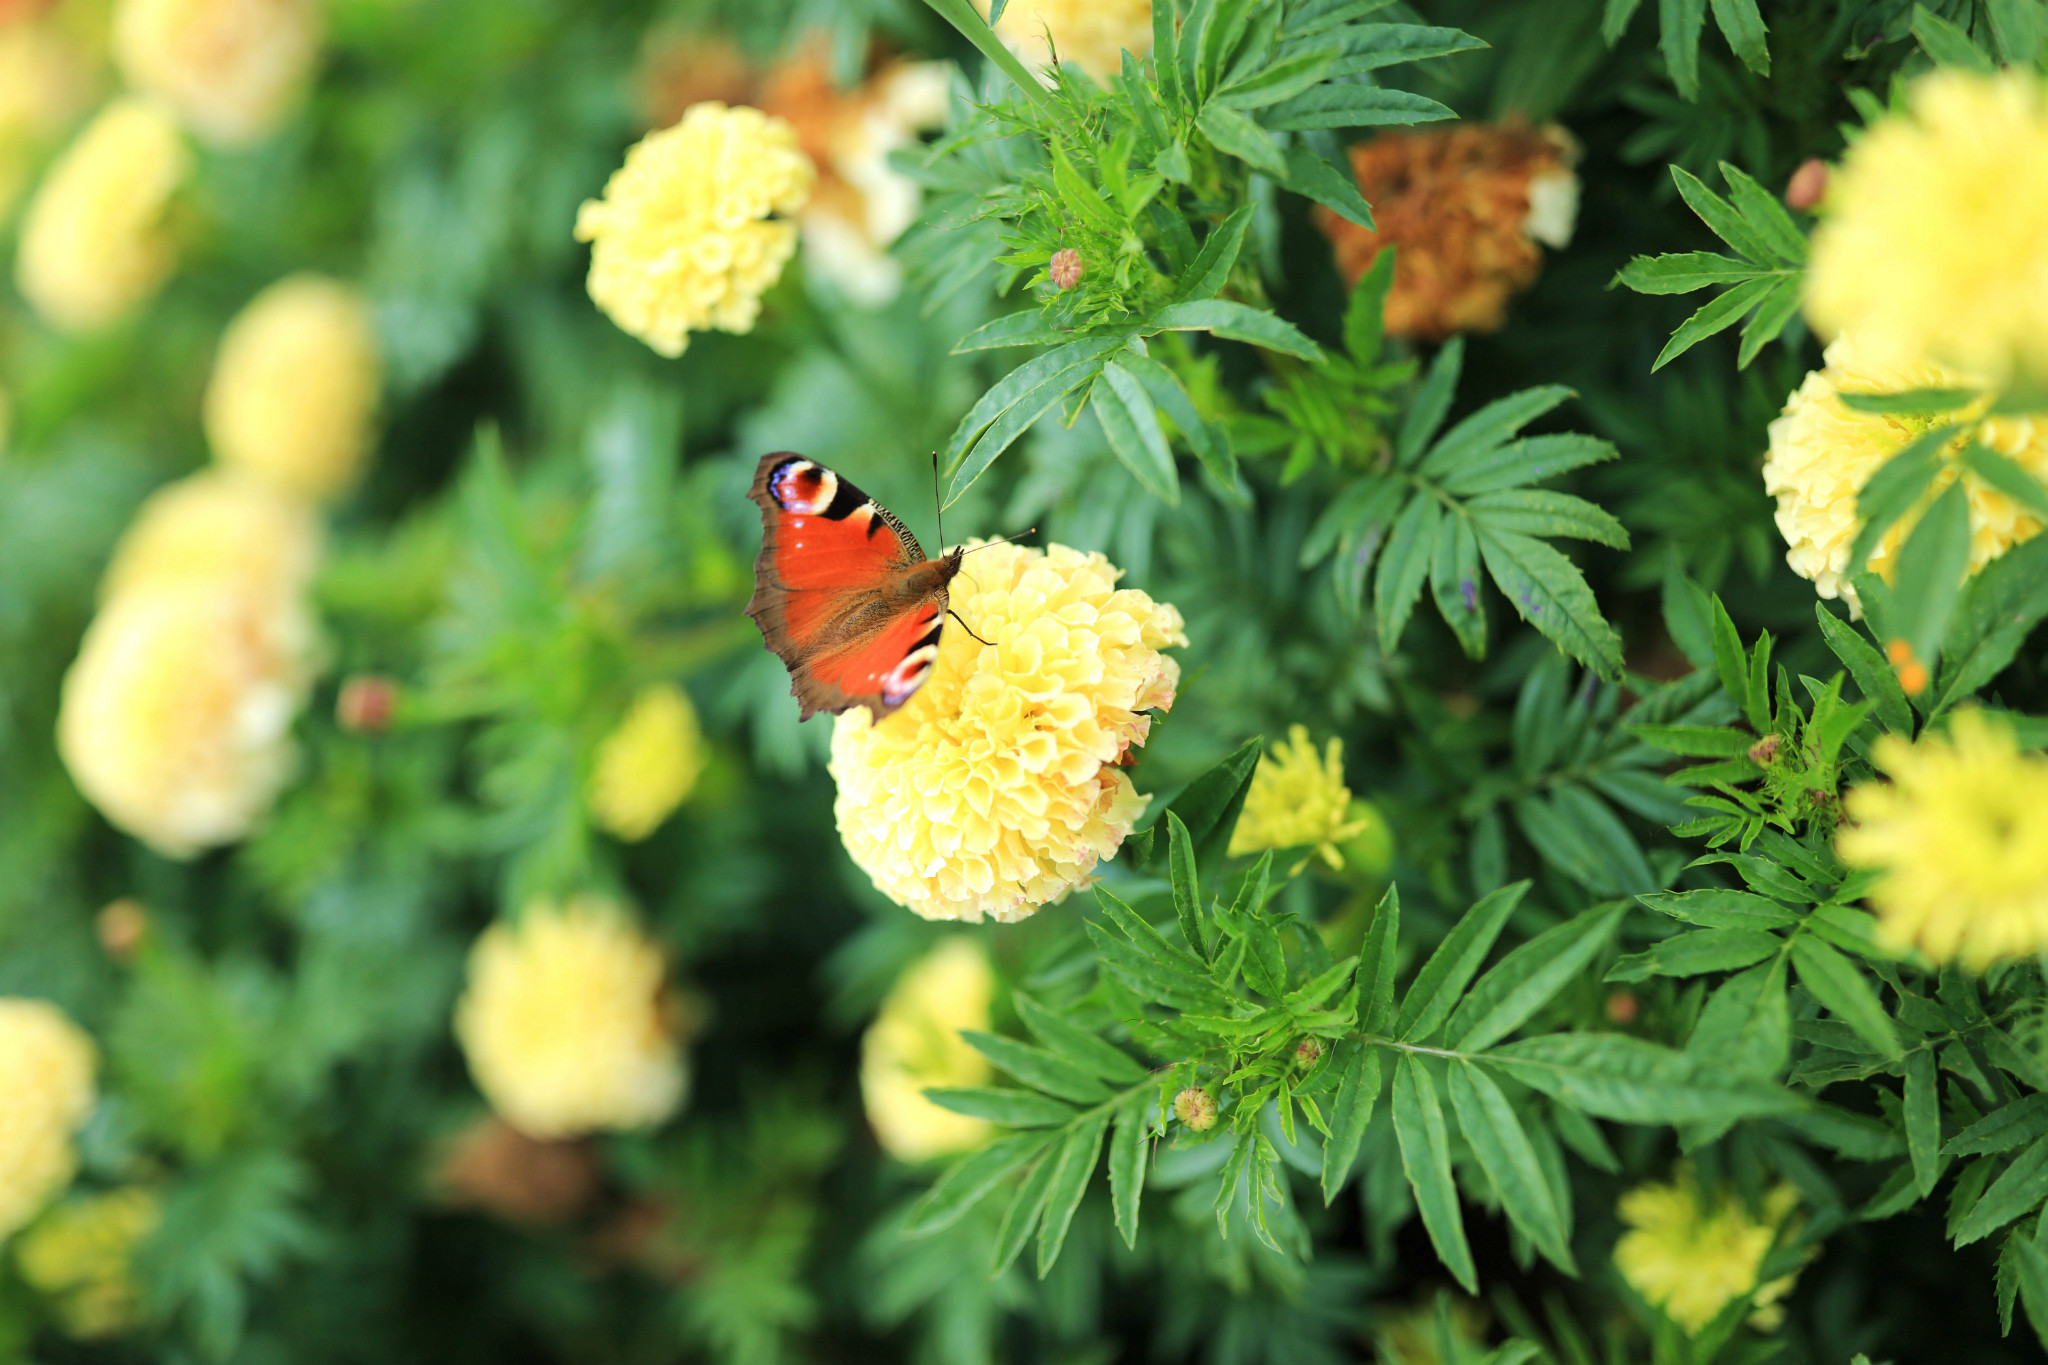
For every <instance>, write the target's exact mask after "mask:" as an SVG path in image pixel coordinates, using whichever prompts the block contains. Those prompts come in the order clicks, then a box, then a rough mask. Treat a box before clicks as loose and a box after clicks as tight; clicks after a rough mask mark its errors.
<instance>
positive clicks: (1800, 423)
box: [1763, 332, 2048, 614]
mask: <svg viewBox="0 0 2048 1365" xmlns="http://www.w3.org/2000/svg"><path fill="white" fill-rule="evenodd" d="M1824 360H1825V362H1826V364H1825V368H1822V369H1819V370H1815V371H1813V372H1812V373H1811V374H1809V375H1807V376H1806V380H1805V382H1804V383H1802V384H1801V385H1800V386H1799V388H1798V389H1797V390H1796V391H1795V392H1794V393H1793V394H1792V396H1791V397H1790V398H1789V399H1787V400H1786V402H1785V411H1784V414H1783V415H1782V416H1780V417H1779V418H1778V419H1777V420H1776V421H1774V422H1772V423H1771V427H1770V441H1771V449H1770V455H1769V457H1768V458H1767V459H1766V460H1765V461H1764V470H1763V473H1764V491H1765V492H1767V493H1771V494H1773V495H1775V496H1776V497H1777V499H1778V513H1777V521H1778V530H1779V532H1780V533H1781V534H1782V535H1783V536H1784V537H1785V543H1786V544H1787V545H1788V546H1789V547H1790V548H1789V549H1788V550H1787V551H1786V554H1785V562H1786V563H1788V564H1790V565H1791V566H1792V571H1793V572H1794V573H1796V574H1798V575H1799V576H1800V577H1802V578H1809V579H1812V580H1813V585H1814V590H1815V591H1816V592H1818V593H1819V594H1820V595H1821V596H1822V597H1836V596H1839V597H1842V598H1843V599H1845V600H1846V601H1848V602H1849V603H1850V605H1851V606H1853V607H1855V608H1856V609H1857V611H1858V612H1859V614H1860V612H1861V610H1862V604H1861V603H1860V602H1858V601H1857V599H1856V590H1855V587H1854V586H1853V585H1852V584H1851V583H1850V582H1849V580H1848V575H1849V574H1851V573H1852V572H1854V571H1855V566H1854V565H1852V564H1851V563H1850V562H1849V549H1850V547H1851V546H1852V545H1853V544H1854V543H1855V540H1856V532H1857V529H1858V527H1859V526H1860V524H1861V522H1860V520H1859V518H1858V516H1857V513H1856V497H1857V494H1858V493H1859V492H1861V491H1862V488H1863V485H1864V484H1866V483H1868V482H1869V481H1870V476H1871V475H1873V474H1875V473H1876V472H1877V471H1878V469H1879V468H1880V467H1881V466H1882V465H1883V464H1884V463H1885V462H1886V461H1887V460H1889V459H1890V458H1891V457H1892V456H1893V455H1896V454H1897V453H1898V452H1899V451H1900V450H1901V449H1902V448H1903V447H1904V446H1905V445H1906V444H1907V443H1908V442H1909V441H1911V440H1912V439H1913V438H1914V437H1916V436H1918V435H1919V434H1920V433H1921V432H1923V431H1926V430H1927V429H1928V428H1929V427H1931V426H1933V425H1934V423H1935V421H1936V420H1937V419H1933V418H1928V417H1911V416H1903V415H1897V414H1883V413H1870V412H1857V411H1855V410H1853V409H1851V408H1850V407H1849V406H1848V405H1847V404H1845V403H1843V402H1842V400H1841V398H1840V396H1839V395H1840V394H1841V393H1842V392H1843V391H1847V392H1851V393H1894V392H1899V391H1901V390H1906V389H1921V388H1953V387H1958V386H1962V387H1969V386H1971V383H1972V381H1971V380H1970V379H1969V378H1968V377H1967V376H1964V375H1961V374H1958V373H1957V372H1956V371H1954V370H1950V369H1946V368H1944V367H1942V366H1940V365H1936V364H1934V363H1932V362H1930V361H1908V362H1892V361H1887V360H1885V359H1883V358H1882V357H1881V356H1880V355H1879V354H1877V353H1875V352H1873V351H1872V350H1871V349H1870V348H1869V347H1868V346H1866V345H1865V344H1864V336H1863V334H1862V333H1861V332H1845V333H1843V334H1842V335H1841V336H1840V337H1838V338H1836V339H1835V341H1834V343H1833V344H1832V345H1830V346H1829V347H1828V349H1827V352H1826V355H1825V356H1824ZM1987 403H1988V400H1980V401H1979V402H1978V403H1976V404H1975V405H1973V406H1972V407H1970V408H1967V409H1965V410H1963V411H1962V412H1960V413H1955V414H1951V415H1950V416H1949V417H1946V418H1943V419H1940V420H1943V421H1959V422H1961V423H1962V424H1963V427H1964V434H1963V435H1958V436H1957V437H1956V438H1955V439H1954V440H1953V441H1951V442H1949V443H1948V445H1947V446H1946V447H1945V448H1944V449H1943V450H1942V452H1941V454H1942V458H1943V460H1944V461H1945V465H1944V468H1943V469H1942V470H1941V471H1940V472H1939V473H1938V474H1936V476H1935V478H1934V482H1933V484H1932V485H1931V486H1930V489H1929V491H1928V493H1927V495H1926V497H1925V498H1924V499H1923V500H1922V502H1921V504H1920V505H1919V506H1918V507H1916V508H1914V509H1913V510H1912V511H1911V512H1909V513H1907V515H1905V516H1903V517H1901V518H1900V519H1899V521H1898V522H1897V523H1896V524H1895V525H1894V526H1893V527H1892V529H1891V530H1889V531H1888V532H1886V533H1885V536H1884V538H1883V539H1882V540H1881V541H1879V542H1878V546H1877V548H1876V549H1875V550H1874V551H1872V552H1871V556H1870V567H1871V568H1872V569H1873V570H1875V571H1876V572H1877V573H1878V574H1879V575H1880V576H1882V577H1883V578H1884V579H1885V580H1886V581H1887V582H1889V581H1890V580H1891V577H1892V574H1893V572H1894V571H1895V569H1896V568H1897V554H1898V549H1899V546H1900V545H1901V544H1902V543H1903V542H1904V541H1905V538H1906V536H1907V535H1908V534H1910V532H1911V530H1912V528H1913V526H1914V525H1915V524H1916V523H1917V522H1918V521H1919V518H1920V514H1921V513H1922V512H1923V511H1925V509H1926V507H1927V505H1928V504H1930V503H1932V502H1933V500H1934V498H1935V497H1936V496H1937V495H1939V493H1940V492H1941V491H1942V490H1944V489H1946V488H1947V487H1948V486H1949V485H1950V484H1951V483H1953V482H1955V480H1956V478H1957V475H1958V471H1959V468H1960V466H1959V456H1960V455H1961V453H1962V449H1963V446H1964V444H1965V441H1966V438H1967V437H1971V436H1974V437H1975V439H1977V440H1978V441H1981V442H1983V443H1984V444H1985V445H1987V446H1989V447H1991V448H1992V449H1993V450H1996V451H1998V452H1999V453H2000V454H2002V455H2005V456H2008V457H2009V458H2011V459H2013V460H2015V461H2017V462H2018V463H2019V464H2020V465H2021V466H2022V467H2023V468H2025V469H2027V470H2029V471H2031V472H2033V473H2034V474H2036V475H2039V476H2044V477H2048V424H2044V423H2042V422H2040V421H2038V420H2036V419H2035V418H2032V417H1995V418H1990V419H1983V418H1982V413H1983V410H1984V408H1985V406H1986V404H1987ZM1962 479H1963V491H1964V494H1965V495H1966V496H1967V497H1968V498H1969V503H1970V572H1972V573H1975V572H1976V571H1977V570H1979V569H1981V568H1983V567H1984V565H1985V564H1987V563H1989V562H1990V561H1991V560H1993V559H1996V558H1997V557H1998V556H2000V555H2002V554H2004V553H2005V552H2006V551H2007V550H2009V549H2011V548H2012V547H2013V545H2015V544H2016V543H2018V542H2020V541H2022V540H2027V539H2029V538H2031V537H2032V536H2034V535H2035V534H2036V533H2038V532H2039V531H2040V529H2041V522H2040V519H2039V518H2037V517H2035V516H2034V515H2032V514H2031V513H2029V512H2027V511H2025V510H2024V509H2023V508H2022V507H2021V506H2020V504H2019V503H2017V502H2015V501H2014V500H2013V499H2012V498H2010V497H2008V496H2007V495H2006V494H2004V493H2002V492H2000V491H1998V490H1997V489H1995V488H1993V487H1991V486H1990V485H1988V484H1986V483H1984V482H1983V481H1982V480H1980V479H1979V478H1977V476H1976V475H1974V474H1964V475H1962Z"/></svg>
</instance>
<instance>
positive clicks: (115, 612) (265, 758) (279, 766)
mask: <svg viewBox="0 0 2048 1365" xmlns="http://www.w3.org/2000/svg"><path fill="white" fill-rule="evenodd" d="M313 658H314V630H313V623H312V620H311V618H310V617H309V616H308V614H307V613H306V611H305V609H304V607H303V606H302V605H301V604H300V603H299V602H298V601H297V600H296V599H295V598H293V597H291V596H289V595H286V594H281V593H279V592H278V591H277V590H276V588H275V586H274V585H269V584H261V583H247V582H236V581H230V580H227V579H219V578H212V577H207V576H204V575H201V576H195V577H191V578H177V577H168V578H165V579H162V580H158V581H154V582H150V581H145V582H142V583H138V584H136V585H134V586H131V587H126V588H124V590H123V591H121V592H119V593H117V594H115V595H114V596H112V597H111V598H109V599H108V600H107V602H106V604H105V605H104V606H103V607H102V608H101V610H100V614H99V616H98V617H97V618H96V619H95V620H94V621H93V623H92V625H91V627H90V628H88V629H87V631H86V633H85V641H84V643H83V644H82V645H81V646H80V647H79V651H78V658H77V660H76V661H74V662H73V663H72V665H71V671H70V672H69V673H67V674H65V676H64V689H63V697H62V701H61V704H60V706H59V709H58V712H57V751H58V753H59V754H60V755H62V757H63V759H64V765H65V767H67V768H69V769H70V770H71V778H72V780H73V781H74V782H76V783H77V784H78V789H79V790H80V791H81V792H83V793H84V794H85V797H86V799H87V800H89V801H91V802H92V803H93V805H95V806H97V807H99V810H100V813H101V814H103V815H105V816H106V817H107V819H108V820H110V821H112V822H113V823H114V824H115V825H117V826H119V827H120V828H121V829H124V830H126V831H127V832H128V833H130V834H132V835H134V836H135V837H136V838H138V839H141V840H142V841H143V842H144V843H146V844H149V845H150V846H151V847H152V848H155V849H156V850H157V851H158V852H160V853H163V854H165V855H166V856H168V857H173V858H189V857H191V856H192V855H193V854H195V853H197V852H199V851H200V850H201V849H205V848H211V847H214V846H215V845H218V844H225V843H231V842H233V841H234V840H237V839H240V838H241V837H242V836H243V835H245V834H247V833H248V832H249V831H250V829H251V828H253V827H254V826H255V824H256V823H257V821H259V820H260V819H262V817H263V816H264V815H265V814H266V813H268V812H269V810H270V806H271V803H272V802H273V801H275V800H276V798H277V794H278V792H279V791H280V790H281V789H282V788H283V787H284V784H285V782H286V780H287V779H288V778H289V777H290V776H291V772H292V767H293V762H294V750H293V747H292V742H291V727H292V721H293V718H294V717H295V716H297V714H298V712H299V708H300V707H301V706H302V705H303V704H304V702H305V697H306V691H307V688H308V686H309V685H310V683H311V679H312V673H313Z"/></svg>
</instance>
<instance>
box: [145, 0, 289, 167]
mask: <svg viewBox="0 0 2048 1365" xmlns="http://www.w3.org/2000/svg"><path fill="white" fill-rule="evenodd" d="M322 26H323V24H322V9H321V6H320V5H319V4H318V3H316V0H120V3H119V4H118V5H116V6H115V9H114V31H113V54H114V61H115V62H116V64H117V65H119V67H120V68H121V75H122V76H123V78H125V79H126V80H127V82H128V84H129V86H130V87H132V88H133V89H135V90H138V91H140V92H142V93H143V94H146V95H154V96H156V97H158V98H160V99H162V100H163V101H164V102H165V103H167V104H169V105H170V106H171V107H172V108H173V109H174V110H176V111H177V114H178V117H179V118H181V119H183V120H184V121H185V123H186V124H187V125H188V126H190V127H191V129H192V131H193V132H195V133H197V134H199V135H200V136H201V137H203V138H205V139H207V140H208V141H209V142H217V143H220V144H222V145H225V146H231V147H232V146H241V145H245V144H247V143H250V142H254V141H257V140H258V139H260V138H262V137H264V136H265V135H267V134H268V133H270V132H271V131H272V130H273V129H275V128H276V127H277V126H278V124H279V123H281V122H282V121H283V120H284V119H285V117H286V116H287V115H289V114H290V113H291V112H292V109H293V108H294V107H295V106H296V105H297V103H298V101H299V98H300V97H301V96H302V95H303V94H304V92H305V86H306V78H307V76H308V75H309V74H310V72H311V70H312V67H313V62H314V59H315V58H316V57H318V56H319V52H320V34H321V28H322Z"/></svg>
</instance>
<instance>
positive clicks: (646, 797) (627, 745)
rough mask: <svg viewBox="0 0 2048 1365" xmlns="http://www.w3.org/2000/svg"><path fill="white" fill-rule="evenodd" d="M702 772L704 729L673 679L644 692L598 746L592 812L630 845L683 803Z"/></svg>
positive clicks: (592, 790)
mask: <svg viewBox="0 0 2048 1365" xmlns="http://www.w3.org/2000/svg"><path fill="white" fill-rule="evenodd" d="M703 771H704V732H703V730H702V729H701V728H700V727H699V726H698V724H697V708H696V707H694V706H692V705H690V696H689V694H688V693H687V692H685V691H683V689H682V688H680V687H677V686H676V685H675V684H673V683H661V684H658V685H656V686H654V687H649V688H647V689H645V690H643V691H642V692H641V693H640V695H639V696H637V697H635V698H634V699H633V705H632V707H631V709H629V710H628V711H627V712H626V716H625V719H623V720H621V721H620V722H619V724H618V726H617V728H615V729H614V730H613V731H612V732H611V733H610V734H609V735H606V736H605V738H604V742H603V743H602V744H600V745H599V746H598V749H597V763H596V766H595V768H594V769H593V770H592V772H591V775H590V813H591V815H592V816H594V817H595V818H596V820H597V823H598V825H599V826H600V827H602V828H603V829H605V830H607V831H609V832H610V833H612V834H614V835H616V836H618V837H619V838H621V839H624V840H626V841H627V842H629V843H631V842H633V841H635V840H639V839H645V838H646V837H647V836H648V835H650V834H652V833H654V831H655V828H656V827H657V826H659V825H660V824H661V822H662V821H664V820H666V819H668V817H669V815H670V814H671V813H672V812H673V811H674V810H675V808H676V807H677V806H680V805H681V804H683V801H684V799H685V798H687V797H688V796H689V794H690V789H691V788H692V787H695V786H696V785H697V775H698V774H699V773H701V772H703Z"/></svg>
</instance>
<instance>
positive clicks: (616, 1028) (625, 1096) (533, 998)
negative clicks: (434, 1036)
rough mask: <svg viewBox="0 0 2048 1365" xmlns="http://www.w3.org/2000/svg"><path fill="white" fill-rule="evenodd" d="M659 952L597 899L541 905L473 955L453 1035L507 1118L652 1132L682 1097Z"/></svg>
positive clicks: (544, 1134) (560, 1130)
mask: <svg viewBox="0 0 2048 1365" xmlns="http://www.w3.org/2000/svg"><path fill="white" fill-rule="evenodd" d="M664 973H665V964H664V962H663V959H662V953H661V949H660V948H659V947H658V946H657V945H656V944H655V943H653V942H652V941H651V940H650V939H648V937H647V936H646V935H645V934H643V933H642V932H641V931H640V930H639V929H638V928H637V927H636V926H635V925H634V924H633V921H632V919H631V918H630V917H629V916H628V914H627V912H626V910H625V909H624V907H622V906H620V905H618V904H617V903H615V902H613V901H610V900H607V899H604V898H602V897H598V896H578V897H573V898H571V899H569V900H568V901H566V902H561V903H556V902H552V901H544V900H543V901H535V902H533V903H531V904H529V905H528V906H527V907H526V908H525V910H524V911H523V912H522V913H521V914H520V915H519V916H518V918H517V919H515V920H513V921H510V922H500V923H498V924H495V925H493V926H492V927H491V928H489V929H487V930H485V931H484V933H483V935H482V936H481V937H480V938H478V939H477V941H476V946H475V947H474V948H472V949H471V950H470V954H469V985H468V988H467V989H466V990H465V991H464V992H463V995H462V999H461V1001H460V1002H459V1003H458V1004H457V1005H456V1009H455V1036H456V1038H457V1039H459V1040H460V1041H461V1043H462V1051H463V1054H464V1055H465V1056H466V1057H467V1058H468V1059H469V1071H470V1075H471V1076H473V1077H474V1078H475V1079H476V1083H477V1087H478V1088H479V1089H480V1090H482V1091H483V1092H484V1096H485V1098H487V1099H489V1100H490V1102H491V1107H492V1108H493V1109H495V1110H497V1112H498V1116H499V1117H500V1118H502V1119H504V1120H505V1121H506V1122H507V1123H509V1124H511V1125H512V1126H513V1127H515V1128H517V1129H519V1131H521V1132H522V1133H525V1134H526V1135H527V1136H528V1137H532V1138H540V1139H548V1138H561V1137H572V1136H574V1135H576V1134H579V1133H587V1132H591V1131H593V1130H596V1129H600V1128H606V1129H618V1128H644V1127H647V1126H649V1125H651V1124H656V1123H659V1122H661V1121H662V1120H663V1119H665V1118H667V1117H668V1116H669V1115H670V1114H672V1113H674V1112H675V1110H676V1107H677V1106H678V1105H680V1104H681V1103H682V1100H683V1089H684V1084H685V1081H686V1073H685V1071H684V1062H683V1053H682V1048H681V1045H680V1042H679V1041H678V1039H677V1037H676V1031H675V1025H674V1019H673V1015H672V1011H671V1010H670V1009H669V1007H668V1005H667V1002H666V1000H665V997H664V991H663V976H664Z"/></svg>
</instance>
